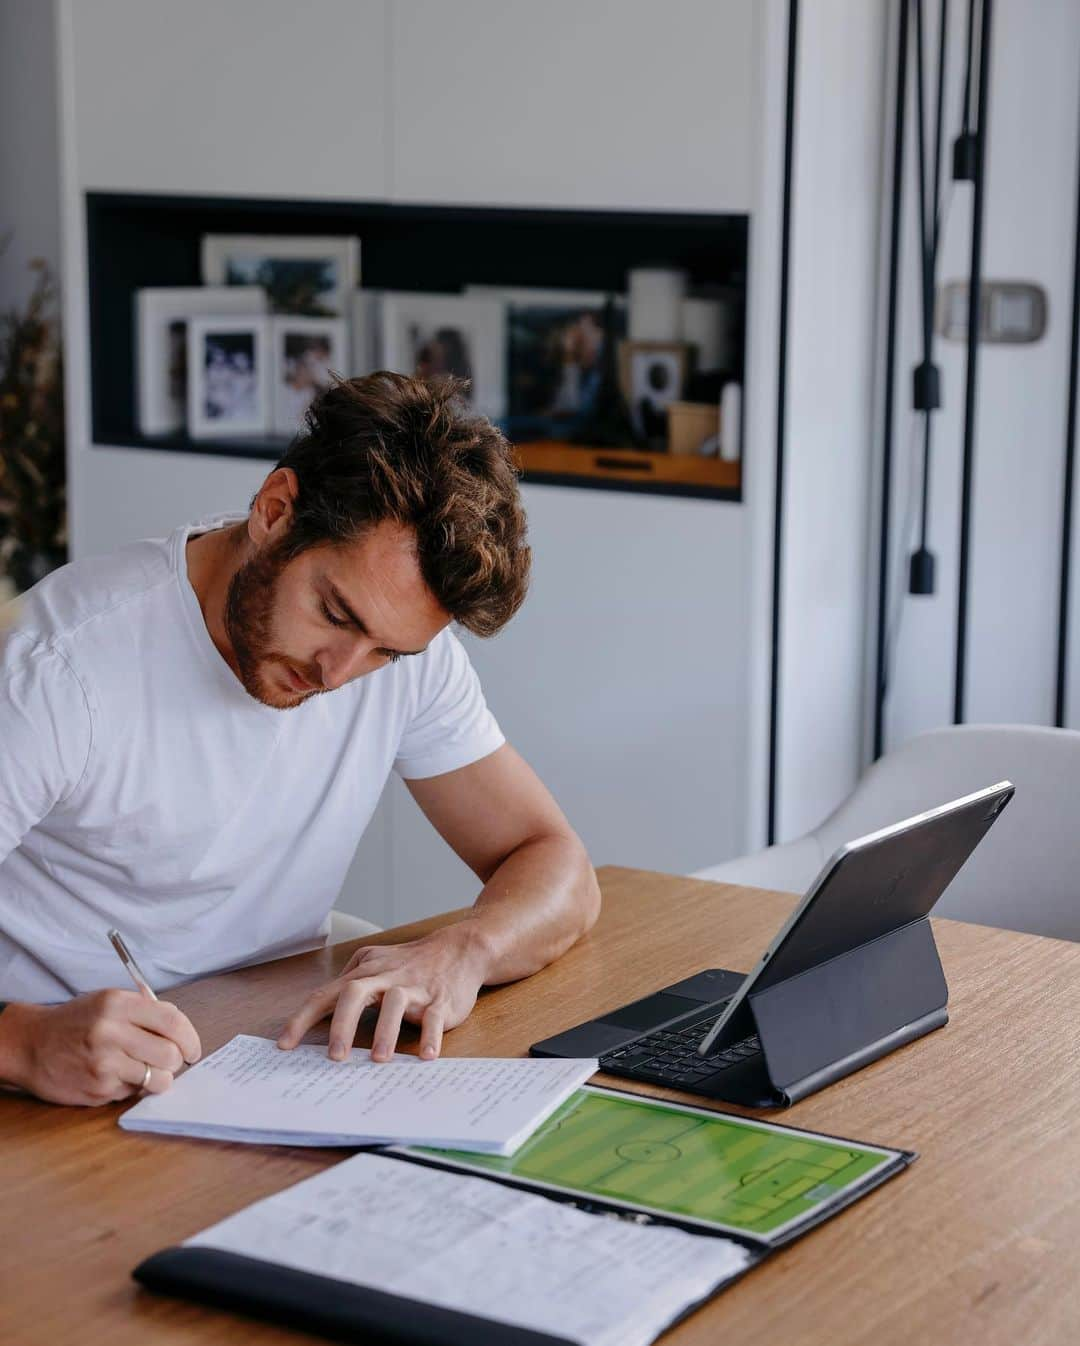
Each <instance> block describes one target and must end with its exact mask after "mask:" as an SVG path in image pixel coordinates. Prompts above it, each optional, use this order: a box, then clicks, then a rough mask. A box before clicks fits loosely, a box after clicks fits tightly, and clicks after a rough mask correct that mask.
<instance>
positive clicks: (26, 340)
mask: <svg viewBox="0 0 1080 1346" xmlns="http://www.w3.org/2000/svg"><path fill="white" fill-rule="evenodd" d="M30 267H31V269H32V270H33V271H34V272H35V278H34V286H33V289H32V291H31V294H30V298H29V300H28V301H27V303H26V306H25V308H23V309H18V308H11V309H8V310H7V311H6V312H4V313H2V314H0V572H3V571H6V572H7V574H8V576H9V577H10V579H11V580H12V581H13V583H14V587H15V589H16V590H22V589H29V588H30V587H31V586H32V585H34V584H36V583H37V582H38V580H40V579H43V578H44V576H45V575H47V574H48V573H49V571H50V570H55V569H56V567H57V566H60V565H63V564H64V562H65V561H66V560H67V508H66V486H65V482H66V464H65V458H64V392H63V389H64V384H63V375H62V370H61V354H60V325H59V316H58V313H57V289H56V285H55V282H54V280H53V277H52V273H51V272H50V270H49V267H48V265H47V264H46V263H45V262H44V261H42V260H41V259H40V258H37V259H35V260H34V261H32V262H31V263H30Z"/></svg>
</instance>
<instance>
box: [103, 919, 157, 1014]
mask: <svg viewBox="0 0 1080 1346" xmlns="http://www.w3.org/2000/svg"><path fill="white" fill-rule="evenodd" d="M109 943H110V944H111V945H112V946H113V948H114V949H115V950H116V953H117V956H118V957H119V959H120V961H121V963H123V965H124V966H125V967H126V968H127V970H128V975H129V976H130V977H131V980H132V981H133V982H134V983H135V985H136V986H137V987H138V988H139V990H140V991H142V992H143V993H144V994H146V995H148V996H149V997H150V999H151V1000H156V999H157V996H156V995H155V994H154V988H153V987H152V986H151V985H150V983H149V982H148V981H147V980H146V978H145V977H144V976H143V974H142V969H141V968H140V967H139V965H138V963H136V961H135V959H134V958H132V956H131V950H130V949H129V948H128V946H127V945H126V944H125V943H124V937H123V935H122V934H121V933H120V931H119V930H110V931H109Z"/></svg>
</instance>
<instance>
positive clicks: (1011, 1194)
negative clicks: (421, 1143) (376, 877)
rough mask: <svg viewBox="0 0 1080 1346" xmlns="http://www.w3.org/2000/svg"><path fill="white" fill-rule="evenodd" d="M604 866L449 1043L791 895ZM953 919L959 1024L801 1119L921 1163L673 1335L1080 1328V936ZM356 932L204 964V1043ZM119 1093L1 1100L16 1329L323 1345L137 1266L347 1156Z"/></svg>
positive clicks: (921, 1337) (835, 1338)
mask: <svg viewBox="0 0 1080 1346" xmlns="http://www.w3.org/2000/svg"><path fill="white" fill-rule="evenodd" d="M600 879H601V886H602V888H603V892H604V912H603V916H602V917H601V919H600V922H599V923H598V925H597V927H596V929H595V930H594V931H593V932H592V933H591V934H590V935H589V936H588V937H587V938H586V939H585V940H583V941H582V942H581V943H580V944H579V945H578V946H577V947H576V948H574V949H573V950H571V952H570V953H569V954H567V956H566V957H565V958H563V959H562V960H561V961H560V962H559V963H557V964H555V965H554V966H553V967H550V968H547V969H546V970H545V971H543V972H541V973H539V974H538V975H537V976H535V977H532V978H530V979H529V980H528V981H524V982H519V983H518V984H517V985H515V986H507V987H502V988H498V989H496V990H493V991H490V992H486V993H485V994H484V995H483V996H482V997H481V1001H480V1003H479V1004H478V1006H477V1008H476V1010H475V1012H474V1014H473V1016H472V1017H471V1019H470V1020H469V1021H468V1023H466V1024H464V1025H462V1027H461V1028H459V1029H457V1030H456V1031H454V1032H453V1033H451V1034H450V1035H449V1036H448V1037H447V1040H446V1045H445V1050H446V1052H447V1053H448V1054H454V1055H515V1054H519V1053H523V1052H525V1050H526V1049H527V1047H528V1045H529V1043H530V1042H533V1041H536V1040H537V1039H539V1038H543V1037H547V1036H548V1035H549V1034H552V1033H554V1032H556V1031H558V1030H559V1029H561V1028H564V1027H568V1026H569V1025H571V1024H574V1023H577V1022H579V1021H580V1020H582V1019H587V1018H590V1017H592V1016H593V1015H595V1014H597V1013H599V1012H601V1011H603V1010H606V1009H610V1008H612V1007H614V1006H616V1005H619V1004H622V1003H624V1002H626V1001H628V1000H631V999H633V998H635V997H636V996H639V995H644V994H647V993H648V992H650V991H653V990H656V989H658V988H659V987H661V986H664V985H667V984H669V983H671V982H674V981H677V980H678V979H679V978H681V977H684V976H687V975H689V974H690V973H691V972H695V971H697V970H699V969H700V968H703V967H708V966H720V967H734V968H748V967H749V966H750V965H751V963H752V962H753V961H754V958H755V956H756V954H757V953H758V952H759V951H760V950H761V948H762V947H763V946H764V944H765V943H766V941H767V939H768V937H769V936H770V935H771V934H772V933H773V932H774V931H775V929H776V928H777V926H778V925H779V924H780V922H781V921H782V919H783V917H784V916H785V915H786V914H787V913H788V912H789V911H790V910H791V907H792V905H793V902H794V899H793V898H792V897H791V896H790V895H785V894H780V893H763V892H760V891H756V890H753V889H740V888H733V887H730V886H727V885H721V884H710V883H702V882H697V881H694V880H691V879H680V878H671V877H668V876H665V875H659V874H649V873H644V872H641V871H635V870H629V869H617V868H606V869H603V870H601V871H600ZM449 919H452V917H450V916H444V917H437V918H434V919H432V920H429V921H424V922H421V923H419V924H416V925H412V926H408V927H405V928H403V929H401V930H399V931H396V932H393V933H387V934H384V935H382V936H378V937H376V938H377V939H378V940H379V941H380V942H382V941H387V940H393V939H395V938H398V937H410V936H414V935H416V934H419V933H422V932H423V931H426V930H430V929H433V928H434V927H435V926H437V925H440V924H443V923H445V921H447V920H449ZM934 927H935V933H936V936H937V940H938V945H939V948H940V950H941V957H942V962H943V964H944V967H945V973H946V976H947V977H948V980H949V986H950V990H951V999H950V1008H951V1013H952V1021H951V1023H950V1024H949V1025H948V1027H946V1028H945V1029H944V1030H942V1031H940V1032H936V1033H932V1034H930V1036H929V1037H926V1038H923V1039H922V1040H921V1041H919V1042H916V1043H914V1044H912V1045H911V1046H909V1047H905V1048H903V1049H902V1050H901V1051H899V1052H896V1053H894V1054H893V1055H892V1056H889V1057H886V1058H885V1059H884V1060H882V1061H878V1062H876V1063H875V1064H874V1065H872V1066H870V1067H868V1068H867V1069H865V1070H863V1071H861V1072H859V1073H858V1074H856V1075H853V1076H850V1077H849V1078H848V1079H846V1080H842V1081H841V1082H840V1083H839V1084H836V1085H833V1086H832V1087H831V1088H829V1089H827V1090H825V1091H824V1092H823V1093H821V1094H818V1095H816V1096H815V1097H812V1098H809V1099H806V1100H805V1101H803V1102H802V1103H800V1104H799V1105H798V1106H797V1107H795V1108H793V1109H791V1110H790V1111H789V1112H787V1113H786V1114H782V1115H779V1120H782V1121H790V1122H791V1123H792V1124H793V1125H798V1126H805V1127H807V1128H810V1129H815V1130H821V1131H827V1132H834V1133H836V1134H839V1135H842V1136H849V1137H851V1138H852V1139H856V1140H863V1141H870V1142H879V1143H881V1144H884V1145H896V1146H901V1147H905V1148H912V1149H915V1150H918V1151H920V1153H921V1156H922V1157H921V1158H920V1159H919V1160H918V1162H917V1163H916V1164H915V1165H914V1166H913V1167H912V1168H911V1169H909V1170H908V1171H907V1172H906V1173H904V1174H902V1175H901V1176H899V1177H898V1178H896V1179H894V1180H893V1181H892V1182H890V1183H887V1184H886V1185H885V1186H884V1187H882V1188H881V1189H880V1190H878V1191H877V1192H875V1193H872V1194H871V1195H870V1196H868V1197H867V1198H866V1199H865V1200H863V1201H862V1202H860V1203H859V1204H858V1205H856V1206H854V1207H853V1208H851V1209H850V1210H848V1211H845V1212H844V1213H842V1214H841V1215H839V1216H837V1217H836V1218H835V1219H834V1220H833V1221H831V1222H830V1223H829V1224H827V1225H825V1226H823V1227H822V1228H820V1229H818V1230H815V1231H814V1232H812V1233H810V1234H808V1235H807V1236H806V1237H805V1238H804V1239H802V1240H801V1241H800V1242H799V1243H797V1244H795V1245H793V1246H792V1247H791V1248H789V1249H788V1250H786V1251H784V1252H782V1253H778V1254H776V1255H774V1256H773V1257H772V1258H771V1259H770V1260H769V1261H768V1262H766V1263H765V1264H764V1265H762V1266H760V1267H758V1268H757V1269H756V1270H754V1271H753V1272H752V1273H751V1274H750V1275H749V1276H747V1277H746V1278H745V1279H744V1280H743V1281H741V1282H740V1283H739V1284H738V1285H736V1286H734V1287H733V1288H732V1289H730V1290H728V1291H726V1292H725V1293H724V1294H722V1295H721V1296H719V1297H718V1298H717V1299H715V1300H714V1301H713V1302H712V1303H711V1304H710V1305H708V1306H707V1307H706V1308H704V1309H702V1310H700V1311H699V1312H698V1313H696V1314H695V1315H694V1316H693V1317H692V1318H690V1319H688V1320H687V1321H686V1322H685V1323H683V1324H682V1325H681V1326H680V1327H678V1328H677V1329H676V1330H675V1331H673V1332H672V1333H670V1334H669V1335H668V1336H666V1337H665V1338H664V1341H665V1346H676V1344H678V1346H689V1343H714V1342H717V1341H726V1342H730V1343H736V1342H737V1343H739V1344H740V1346H752V1343H758V1342H760V1343H769V1346H776V1343H777V1342H778V1341H782V1342H798V1343H799V1346H815V1344H816V1343H821V1344H822V1346H825V1344H826V1343H828V1346H844V1344H846V1343H856V1342H859V1343H871V1342H872V1343H874V1346H887V1344H888V1343H896V1346H913V1344H914V1343H921V1342H925V1343H933V1346H939V1344H940V1343H950V1346H952V1344H954V1343H964V1342H971V1343H979V1346H996V1343H1002V1346H1006V1343H1007V1346H1015V1343H1021V1342H1022V1343H1024V1346H1037V1344H1038V1343H1046V1346H1050V1344H1051V1343H1052V1344H1053V1346H1061V1343H1066V1342H1073V1341H1078V1340H1080V1288H1078V1281H1080V1276H1078V1270H1080V1266H1078V1252H1077V1249H1078V1245H1080V945H1078V944H1072V943H1068V942H1065V941H1060V940H1050V939H1041V938H1038V937H1036V936H1033V935H1018V934H1013V933H1010V932H1007V931H1003V930H994V929H990V928H987V927H982V926H974V925H964V924H960V923H958V922H955V921H936V922H935V923H934ZM353 947H354V946H353V945H352V944H340V945H337V946H335V947H332V948H329V949H325V950H320V951H318V952H316V953H311V954H303V955H300V956H298V957H295V958H288V959H283V960H281V961H279V962H276V963H266V964H263V965H261V966H258V967H253V968H248V969H245V970H243V971H240V972H234V973H230V974H228V975H225V976H221V977H215V978H210V979H207V980H206V981H202V982H195V983H192V984H191V985H189V986H185V987H183V988H178V989H177V990H176V991H175V992H173V993H172V996H171V998H172V999H174V1000H175V1001H176V1003H177V1004H178V1005H180V1007H181V1008H182V1009H184V1010H185V1011H186V1012H187V1013H188V1014H189V1015H190V1016H191V1018H192V1019H193V1020H194V1022H195V1023H196V1025H197V1026H198V1028H199V1030H200V1033H201V1035H202V1041H203V1046H204V1049H205V1050H206V1051H211V1050H213V1049H214V1048H216V1047H218V1046H220V1045H221V1044H222V1043H223V1042H225V1041H226V1040H227V1039H228V1038H230V1037H231V1036H232V1035H233V1034H234V1033H239V1032H245V1033H256V1034H263V1035H266V1036H271V1037H272V1036H274V1035H276V1033H277V1031H278V1029H279V1027H280V1026H281V1024H282V1023H283V1021H284V1019H285V1018H286V1017H287V1015H288V1013H289V1011H290V1010H291V1009H292V1007H293V1006H294V1005H295V1004H296V1003H298V1001H299V1000H300V998H301V996H302V995H303V994H304V993H305V992H306V991H307V990H308V989H309V988H310V987H311V986H313V985H315V984H317V983H319V982H321V981H323V980H325V979H327V978H328V977H329V976H332V975H333V974H334V973H335V971H336V970H337V969H338V968H339V967H340V966H341V965H342V963H343V962H344V961H345V959H346V958H347V957H348V955H349V953H350V952H351V950H352V948H353ZM312 1036H313V1039H314V1038H315V1036H316V1035H314V1034H313V1035H312ZM319 1040H323V1041H324V1040H325V1025H324V1026H323V1031H322V1036H321V1039H319ZM413 1042H414V1039H410V1045H411V1044H412V1043H413ZM601 1078H603V1077H601ZM609 1082H611V1083H617V1081H609ZM622 1087H625V1085H623V1086H622ZM642 1091H643V1092H655V1093H661V1092H662V1091H659V1090H648V1089H646V1088H645V1087H643V1089H642ZM669 1096H671V1097H676V1098H679V1097H685V1096H684V1095H679V1094H674V1093H671V1094H669ZM120 1111H121V1106H120V1105H118V1106H113V1107H106V1108H100V1109H93V1110H91V1109H79V1108H60V1107H54V1106H50V1105H48V1104H44V1103H39V1102H37V1101H35V1100H32V1099H27V1098H21V1097H16V1096H14V1095H6V1096H3V1097H0V1128H2V1130H0V1193H2V1199H3V1212H4V1232H3V1235H2V1237H0V1340H2V1341H3V1342H5V1343H7V1344H8V1346H34V1344H36V1343H46V1342H48V1343H50V1344H52V1343H60V1342H63V1343H68V1342H70V1343H77V1344H78V1346H97V1344H98V1343H101V1346H105V1343H108V1346H127V1344H128V1343H131V1344H132V1346H134V1343H139V1344H140V1346H143V1343H146V1342H153V1343H154V1344H155V1346H174V1344H176V1346H178V1344H179V1343H199V1344H200V1346H212V1343H218V1342H229V1343H237V1342H249V1341H259V1342H267V1343H270V1342H284V1341H293V1342H299V1341H314V1340H316V1338H313V1337H309V1336H307V1335H306V1334H303V1333H297V1332H292V1331H286V1330H284V1329H280V1328H276V1327H273V1326H269V1325H262V1324H258V1323H255V1322H254V1321H252V1320H249V1319H246V1318H241V1317H237V1316H233V1315H230V1314H226V1313H219V1312H214V1311H211V1310H208V1309H203V1308H200V1307H198V1306H195V1305H190V1304H185V1303H182V1302H180V1301H174V1300H171V1299H166V1298H160V1297H157V1296H154V1295H152V1294H150V1293H148V1292H146V1291H143V1290H140V1289H138V1288H137V1287H136V1286H135V1284H134V1283H133V1282H132V1280H131V1279H130V1272H131V1269H132V1267H134V1266H135V1264H136V1263H137V1262H139V1261H140V1260H141V1259H142V1258H143V1257H145V1256H146V1255H147V1254H148V1253H151V1252H154V1251H156V1250H157V1249H159V1248H163V1247H166V1246H168V1245H170V1244H173V1243H177V1242H179V1241H180V1240H181V1239H184V1238H186V1237H187V1236H188V1235H190V1234H193V1233H195V1231H196V1230H199V1229H202V1228H204V1227H205V1226H206V1225H208V1224H212V1223H213V1222H214V1221H216V1220H219V1219H221V1218H222V1217H223V1216H225V1215H227V1214H229V1213H230V1212H232V1211H235V1210H237V1209H239V1208H240V1207H241V1206H243V1205H246V1204H247V1203H248V1202H251V1201H254V1200H256V1199H257V1198H259V1197H262V1196H266V1195H268V1194H269V1193H271V1192H276V1191H278V1190H280V1189H281V1188H282V1187H285V1186H286V1185H287V1184H289V1183H292V1182H295V1181H297V1180H298V1179H300V1178H303V1177H306V1176H308V1175H310V1174H312V1173H314V1172H316V1171H318V1170H319V1169H322V1168H323V1167H325V1166H326V1165H327V1164H331V1163H333V1162H335V1160H337V1159H340V1158H341V1156H342V1152H341V1151H335V1150H302V1149H277V1148H261V1147H254V1146H244V1145H229V1144H218V1143H216V1142H209V1141H199V1140H184V1139H176V1138H164V1137H154V1136H138V1135H134V1134H127V1133H124V1132H122V1131H120V1130H119V1129H118V1128H117V1125H116V1119H117V1116H118V1114H119V1112H120ZM769 1115H771V1116H774V1117H776V1116H777V1114H769Z"/></svg>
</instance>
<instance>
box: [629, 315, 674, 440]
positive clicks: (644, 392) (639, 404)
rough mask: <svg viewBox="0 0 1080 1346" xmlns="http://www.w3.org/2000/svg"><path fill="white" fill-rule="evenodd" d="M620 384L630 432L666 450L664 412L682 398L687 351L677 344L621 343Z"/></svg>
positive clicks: (664, 342) (670, 342)
mask: <svg viewBox="0 0 1080 1346" xmlns="http://www.w3.org/2000/svg"><path fill="white" fill-rule="evenodd" d="M619 361H620V384H621V387H622V392H623V396H624V397H625V398H626V401H627V403H628V405H629V407H630V419H631V423H632V424H633V427H634V433H635V434H636V435H637V436H638V438H639V439H642V440H644V441H645V442H646V443H647V444H648V445H649V447H654V446H655V447H659V448H664V447H666V443H667V409H668V407H669V406H670V405H671V403H672V402H677V401H678V400H679V398H680V397H681V396H682V392H683V388H684V386H685V384H686V378H687V375H688V373H689V371H690V349H689V347H688V346H687V345H686V344H685V343H684V342H681V341H624V342H623V343H622V345H621V347H620V349H619Z"/></svg>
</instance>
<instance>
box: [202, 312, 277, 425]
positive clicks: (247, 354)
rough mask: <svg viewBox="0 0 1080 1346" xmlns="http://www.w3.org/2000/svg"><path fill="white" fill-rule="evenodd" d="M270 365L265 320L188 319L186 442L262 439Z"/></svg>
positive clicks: (267, 409)
mask: <svg viewBox="0 0 1080 1346" xmlns="http://www.w3.org/2000/svg"><path fill="white" fill-rule="evenodd" d="M270 366H271V349H270V319H269V318H266V317H261V318H247V317H244V316H242V315H241V316H237V317H235V318H230V317H219V318H192V319H191V320H190V321H189V322H188V432H189V434H190V435H191V437H192V439H228V438H233V437H237V436H258V435H266V434H267V433H268V431H269V429H270Z"/></svg>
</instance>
